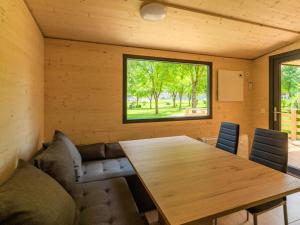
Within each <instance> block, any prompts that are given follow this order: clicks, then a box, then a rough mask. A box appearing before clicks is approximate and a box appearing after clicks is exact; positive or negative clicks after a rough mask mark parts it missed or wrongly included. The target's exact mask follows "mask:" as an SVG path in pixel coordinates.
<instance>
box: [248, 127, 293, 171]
mask: <svg viewBox="0 0 300 225" xmlns="http://www.w3.org/2000/svg"><path fill="white" fill-rule="evenodd" d="M250 160H252V161H255V162H257V163H260V164H262V165H265V166H268V167H270V168H272V169H275V170H279V171H281V172H284V173H286V172H287V163H288V134H287V133H283V132H279V131H274V130H267V129H262V128H256V129H255V134H254V139H253V144H252V151H251V154H250Z"/></svg>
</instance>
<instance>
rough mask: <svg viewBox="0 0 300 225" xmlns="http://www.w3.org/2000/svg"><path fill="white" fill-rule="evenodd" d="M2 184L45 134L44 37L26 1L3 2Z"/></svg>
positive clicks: (0, 21)
mask: <svg viewBox="0 0 300 225" xmlns="http://www.w3.org/2000/svg"><path fill="white" fill-rule="evenodd" d="M0 27H1V29H0V109H1V110H0V183H1V182H3V181H4V180H5V179H6V178H7V177H8V176H9V175H10V173H11V172H12V169H13V168H14V167H15V164H16V159H17V158H23V159H28V158H30V156H31V155H32V154H33V152H34V151H36V149H37V148H38V147H39V146H40V144H41V142H42V140H43V135H44V39H43V36H42V35H41V33H40V31H39V29H38V27H37V25H36V24H35V22H34V20H33V18H32V16H31V14H30V12H29V10H28V9H27V7H26V5H25V4H24V2H23V1H22V0H1V1H0Z"/></svg>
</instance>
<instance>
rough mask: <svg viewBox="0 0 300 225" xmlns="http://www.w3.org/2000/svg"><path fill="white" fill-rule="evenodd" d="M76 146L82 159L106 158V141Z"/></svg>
mask: <svg viewBox="0 0 300 225" xmlns="http://www.w3.org/2000/svg"><path fill="white" fill-rule="evenodd" d="M76 147H77V149H78V151H79V153H80V155H81V157H82V161H94V160H102V159H105V144H104V143H95V144H88V145H77V146H76Z"/></svg>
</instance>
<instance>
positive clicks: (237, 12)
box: [26, 0, 300, 59]
mask: <svg viewBox="0 0 300 225" xmlns="http://www.w3.org/2000/svg"><path fill="white" fill-rule="evenodd" d="M26 2H27V5H28V7H29V8H30V10H31V12H32V14H33V16H34V17H35V19H36V21H37V23H38V24H39V26H40V27H41V30H42V32H43V33H44V35H45V36H46V37H52V38H62V39H70V40H80V41H89V42H96V43H106V44H115V45H123V46H133V47H143V48H151V49H162V50H172V51H180V52H192V53H200V54H208V55H218V56H227V57H235V58H246V59H253V58H257V57H259V56H261V55H263V54H266V53H269V52H271V51H273V50H275V49H277V48H279V47H282V46H285V45H287V44H289V43H292V42H294V41H296V40H298V39H299V38H300V23H299V21H300V1H299V0H251V1H250V0H231V1H227V0H226V1H225V0H168V1H164V2H165V3H166V4H170V7H168V9H167V16H166V18H165V19H164V20H163V21H159V22H149V21H145V20H143V19H142V18H141V17H140V14H139V9H140V7H141V5H142V4H143V1H141V0H26Z"/></svg>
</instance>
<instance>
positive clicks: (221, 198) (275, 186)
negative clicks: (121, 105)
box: [120, 136, 300, 225]
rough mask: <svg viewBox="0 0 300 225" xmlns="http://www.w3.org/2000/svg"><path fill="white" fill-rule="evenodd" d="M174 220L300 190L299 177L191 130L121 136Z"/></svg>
mask: <svg viewBox="0 0 300 225" xmlns="http://www.w3.org/2000/svg"><path fill="white" fill-rule="evenodd" d="M120 144H121V146H122V147H123V149H124V151H125V153H126V155H127V157H128V158H129V160H130V161H131V163H132V165H133V166H134V168H135V170H136V171H137V174H138V176H139V177H140V178H141V181H142V182H143V184H144V186H145V187H146V189H147V190H148V192H149V193H150V195H151V196H152V198H153V200H154V201H155V203H156V205H157V206H158V209H159V210H160V212H161V213H162V214H163V216H164V218H165V219H166V221H167V222H168V224H170V225H179V224H190V223H192V224H193V223H194V222H196V221H200V222H201V221H202V220H206V219H212V218H214V217H220V216H223V215H226V214H229V213H232V212H235V211H239V210H241V209H246V208H249V207H252V206H255V205H257V204H262V203H265V202H268V201H270V200H274V199H277V198H280V197H283V196H285V195H288V194H292V193H295V192H298V191H300V180H299V179H297V178H295V177H292V176H289V175H286V174H284V173H281V172H278V171H276V170H273V169H270V168H268V167H265V166H262V165H260V164H257V163H255V162H252V161H249V160H246V159H243V158H240V157H238V156H236V155H233V154H230V153H228V152H225V151H223V150H220V149H217V148H215V147H213V146H210V145H207V144H205V143H202V142H199V141H196V140H194V139H192V138H189V137H186V136H178V137H167V138H155V139H145V140H135V141H122V142H120Z"/></svg>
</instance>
